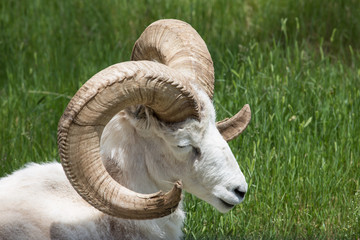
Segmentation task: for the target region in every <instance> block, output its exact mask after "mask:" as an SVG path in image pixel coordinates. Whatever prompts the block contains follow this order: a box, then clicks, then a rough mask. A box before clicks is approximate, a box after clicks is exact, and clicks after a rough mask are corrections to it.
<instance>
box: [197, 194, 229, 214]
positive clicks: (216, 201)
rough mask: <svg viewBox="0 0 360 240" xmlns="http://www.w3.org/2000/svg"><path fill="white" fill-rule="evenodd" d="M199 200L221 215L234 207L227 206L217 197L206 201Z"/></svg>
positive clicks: (227, 204)
mask: <svg viewBox="0 0 360 240" xmlns="http://www.w3.org/2000/svg"><path fill="white" fill-rule="evenodd" d="M201 199H202V200H204V201H206V202H207V203H209V204H210V205H212V206H213V207H214V208H216V210H218V211H219V212H221V213H227V212H229V211H230V210H231V209H233V208H234V207H235V205H232V204H229V203H227V202H225V201H224V200H222V199H220V198H217V197H212V198H211V199H209V198H208V199H206V198H201Z"/></svg>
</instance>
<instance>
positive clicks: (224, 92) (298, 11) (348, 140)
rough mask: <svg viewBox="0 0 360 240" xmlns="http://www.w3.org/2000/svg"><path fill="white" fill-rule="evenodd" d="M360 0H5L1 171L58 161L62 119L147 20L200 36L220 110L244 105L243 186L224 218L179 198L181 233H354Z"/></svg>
mask: <svg viewBox="0 0 360 240" xmlns="http://www.w3.org/2000/svg"><path fill="white" fill-rule="evenodd" d="M359 9H360V1H357V0H329V1H320V0H314V1H285V0H277V1H275V0H269V1H266V0H243V1H226V2H224V1H220V0H218V1H217V0H207V1H190V0H184V1H157V0H149V1H145V0H144V1H111V0H101V1H100V0H98V1H92V2H91V3H90V2H85V1H80V0H73V1H65V0H64V1H45V0H33V1H11V0H5V1H1V2H0V29H1V31H0V176H4V175H6V174H8V173H10V172H12V171H14V170H16V169H18V168H20V167H21V166H23V165H24V164H25V163H27V162H31V161H36V162H44V161H53V160H54V159H56V160H58V156H57V147H56V128H57V122H58V120H59V118H60V116H61V114H62V111H63V110H64V108H65V106H66V104H67V103H68V101H69V98H70V97H71V96H72V95H73V94H74V93H75V92H76V90H77V89H78V88H79V87H80V86H81V85H82V84H83V83H84V82H85V81H86V80H87V79H89V78H90V77H91V76H92V75H93V74H95V73H96V72H98V71H99V70H101V69H103V68H105V67H107V66H109V65H111V64H114V63H117V62H121V61H126V60H128V59H129V57H130V53H131V48H132V45H133V43H134V42H135V40H136V39H137V37H138V36H139V35H140V33H141V32H142V31H143V30H144V29H145V27H146V26H147V25H149V24H150V23H151V22H153V21H155V20H157V19H160V18H178V19H182V20H184V21H186V22H189V23H190V24H191V25H192V26H193V27H194V28H195V29H196V30H197V31H198V32H199V33H200V35H201V36H202V37H203V38H204V40H205V41H206V43H207V44H208V48H209V50H210V52H211V54H212V57H213V60H214V63H215V71H216V86H215V99H214V101H215V105H216V108H217V112H218V118H219V119H222V118H223V117H228V116H230V115H231V114H234V113H235V112H236V111H237V110H238V109H239V108H240V107H242V105H243V104H245V103H249V104H250V106H251V108H252V113H253V114H252V122H251V124H250V126H249V127H248V129H247V131H246V132H245V133H244V134H243V135H242V136H241V137H240V138H238V139H237V140H235V141H233V142H231V143H230V146H231V148H232V149H233V152H234V154H235V155H236V157H237V159H238V160H239V164H240V166H241V169H242V170H243V172H244V174H245V176H246V178H247V181H248V183H249V187H250V188H249V193H248V195H247V198H246V201H245V202H244V203H243V204H241V205H240V206H238V207H236V208H235V209H234V210H233V211H231V212H230V213H229V214H226V215H222V214H219V213H218V212H216V210H214V209H213V208H212V207H210V206H209V205H208V204H206V203H204V202H202V201H199V200H198V199H196V198H195V197H193V196H190V195H186V210H187V212H188V217H187V221H186V224H185V227H184V232H185V234H186V239H202V238H206V239H208V238H213V239H219V238H221V239H239V238H246V239H259V238H266V239H267V238H277V239H278V238H286V239H288V238H299V239H306V238H319V239H323V238H326V239H335V238H348V239H356V238H359V236H360V181H359V180H360V159H359V158H360V157H359V156H360V153H359V148H360V143H359V136H360V126H359V121H360V116H359V110H360V41H359V39H360V12H359Z"/></svg>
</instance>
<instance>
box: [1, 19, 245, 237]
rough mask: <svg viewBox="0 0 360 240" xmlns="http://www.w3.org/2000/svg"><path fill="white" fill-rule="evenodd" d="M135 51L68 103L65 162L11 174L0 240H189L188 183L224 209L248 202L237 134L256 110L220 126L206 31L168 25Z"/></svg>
mask: <svg viewBox="0 0 360 240" xmlns="http://www.w3.org/2000/svg"><path fill="white" fill-rule="evenodd" d="M131 59H132V61H129V62H124V63H119V64H115V65H113V66H110V67H108V68H106V69H104V70H102V71H101V72H99V73H97V74H96V75H94V76H93V77H92V78H91V79H90V80H88V81H87V82H86V83H85V84H84V85H83V86H82V87H81V88H80V90H79V91H78V92H77V93H76V94H75V96H74V97H73V98H72V100H71V101H70V103H69V104H68V106H67V108H66V110H65V112H64V114H63V116H62V117H61V119H60V122H59V127H58V146H59V154H60V159H61V164H62V167H61V165H60V164H58V163H47V164H42V165H39V164H30V165H28V166H27V167H25V168H24V169H22V170H18V171H16V172H15V173H13V174H12V175H10V176H7V177H4V178H2V179H1V180H0V239H179V238H181V236H182V231H181V228H182V223H183V220H184V217H185V214H184V212H183V210H182V207H181V204H179V203H181V189H182V188H183V189H184V190H186V191H188V192H190V193H192V194H194V195H195V196H197V197H199V198H201V199H203V200H205V201H207V202H208V203H210V204H212V205H213V206H214V207H215V208H217V209H218V210H219V211H220V212H227V211H229V210H230V209H231V208H232V207H234V206H235V205H236V204H239V203H240V202H242V201H243V199H244V196H245V193H246V191H247V183H246V181H245V178H244V176H243V174H242V172H241V170H240V168H239V166H238V164H237V162H236V160H235V158H234V156H233V154H232V152H231V150H230V148H229V146H228V144H227V143H226V141H229V140H232V139H233V138H235V137H237V136H238V135H239V134H240V133H241V132H242V131H243V130H244V129H245V128H246V126H247V124H248V123H249V121H250V118H251V113H250V108H249V106H248V105H245V106H244V108H243V109H242V110H241V111H240V112H239V113H238V114H236V115H235V116H234V117H232V118H230V119H225V120H223V121H221V122H218V123H216V122H215V110H214V107H213V104H212V97H213V86H214V69H213V63H212V60H211V57H210V54H209V52H208V49H207V47H206V45H205V43H204V41H203V40H202V39H201V37H200V36H199V35H198V33H197V32H196V31H195V30H194V29H193V28H192V27H191V26H190V25H189V24H187V23H184V22H182V21H178V20H160V21H157V22H155V23H153V24H151V25H150V26H149V27H148V28H146V29H145V31H144V33H143V34H142V35H141V36H140V38H139V39H138V40H137V41H136V43H135V46H134V49H133V52H132V57H131ZM63 170H64V171H63ZM64 172H65V173H64ZM174 183H175V185H174ZM173 185H174V186H173ZM130 189H131V190H130ZM157 191H165V192H167V193H165V194H163V193H162V192H157ZM154 192H157V193H154Z"/></svg>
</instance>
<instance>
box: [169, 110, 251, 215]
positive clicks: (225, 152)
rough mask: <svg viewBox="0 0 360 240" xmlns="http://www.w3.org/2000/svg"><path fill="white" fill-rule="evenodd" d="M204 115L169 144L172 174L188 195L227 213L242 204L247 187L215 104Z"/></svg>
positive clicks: (175, 133)
mask: <svg viewBox="0 0 360 240" xmlns="http://www.w3.org/2000/svg"><path fill="white" fill-rule="evenodd" d="M205 111H206V116H207V117H204V118H203V120H202V121H201V122H200V123H197V122H195V121H193V122H191V121H189V122H188V123H186V125H185V124H184V127H183V128H179V129H178V130H176V131H175V132H174V134H173V136H172V137H168V139H167V140H166V142H167V143H168V145H169V147H170V148H171V150H172V153H173V155H174V157H175V159H176V164H175V165H174V166H172V167H171V168H170V169H172V170H169V172H172V174H174V179H175V178H177V179H181V180H182V182H183V184H184V190H185V191H187V192H190V193H192V194H194V195H195V196H197V197H199V198H200V199H203V200H205V201H206V202H208V203H210V204H211V205H213V206H214V207H215V208H217V209H218V210H219V211H220V212H227V211H229V210H230V209H231V208H232V207H234V206H235V205H236V204H239V203H241V202H242V201H243V199H244V197H245V193H246V191H247V183H246V180H245V177H244V175H243V173H242V172H241V170H240V168H239V165H238V163H237V161H236V159H235V157H234V155H233V153H232V151H231V149H230V147H229V145H228V144H227V142H226V141H225V140H224V138H223V137H222V135H221V134H220V133H219V131H218V129H217V127H216V124H215V112H214V110H213V107H212V104H210V103H209V104H208V109H205ZM204 115H205V114H204Z"/></svg>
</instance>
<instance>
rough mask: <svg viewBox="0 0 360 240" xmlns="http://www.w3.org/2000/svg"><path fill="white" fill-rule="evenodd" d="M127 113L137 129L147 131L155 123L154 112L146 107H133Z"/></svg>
mask: <svg viewBox="0 0 360 240" xmlns="http://www.w3.org/2000/svg"><path fill="white" fill-rule="evenodd" d="M125 111H126V112H127V114H128V116H129V118H130V121H131V122H132V123H133V125H134V126H136V128H140V129H147V128H149V127H150V126H151V123H152V122H154V121H153V120H154V117H155V116H154V111H153V110H152V109H151V108H148V107H146V106H144V105H136V106H131V107H128V108H127V109H126V110H125Z"/></svg>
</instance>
